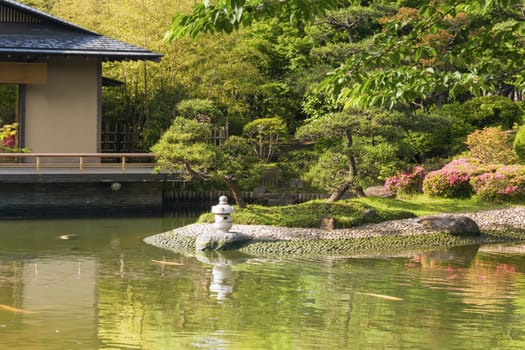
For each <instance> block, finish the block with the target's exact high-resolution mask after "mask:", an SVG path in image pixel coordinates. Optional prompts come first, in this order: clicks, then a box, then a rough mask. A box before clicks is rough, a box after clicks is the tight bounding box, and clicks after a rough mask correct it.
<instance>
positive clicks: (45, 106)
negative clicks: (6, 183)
mask: <svg viewBox="0 0 525 350" xmlns="http://www.w3.org/2000/svg"><path fill="white" fill-rule="evenodd" d="M100 84H101V65H100V62H99V61H98V60H96V59H89V60H88V59H85V58H69V59H66V58H52V59H50V61H49V62H48V65H47V84H28V85H26V87H25V89H26V90H25V118H24V123H23V124H24V125H23V128H24V139H25V142H24V145H23V146H25V147H27V148H29V149H30V150H31V152H53V153H55V152H59V153H77V152H78V153H80V152H81V153H85V152H90V153H91V152H98V151H99V149H100V146H99V138H100V136H99V135H100V132H99V129H100V103H101V101H100Z"/></svg>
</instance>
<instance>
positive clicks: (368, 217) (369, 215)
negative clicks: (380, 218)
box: [363, 209, 377, 221]
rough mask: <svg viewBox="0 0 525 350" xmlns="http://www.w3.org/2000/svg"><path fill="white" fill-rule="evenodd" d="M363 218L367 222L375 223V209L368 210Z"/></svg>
mask: <svg viewBox="0 0 525 350" xmlns="http://www.w3.org/2000/svg"><path fill="white" fill-rule="evenodd" d="M363 217H364V218H365V219H366V220H369V221H373V220H375V219H377V212H376V211H375V210H374V209H366V210H365V212H364V213H363Z"/></svg>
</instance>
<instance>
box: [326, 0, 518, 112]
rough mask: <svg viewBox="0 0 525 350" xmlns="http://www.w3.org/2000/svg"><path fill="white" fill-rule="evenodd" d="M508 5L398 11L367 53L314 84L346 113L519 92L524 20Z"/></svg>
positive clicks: (435, 5) (464, 4)
mask: <svg viewBox="0 0 525 350" xmlns="http://www.w3.org/2000/svg"><path fill="white" fill-rule="evenodd" d="M515 3H516V2H513V1H498V0H494V1H477V0H473V1H468V2H454V1H444V2H439V3H432V4H429V5H428V6H424V7H421V8H420V9H419V11H415V9H408V8H401V9H400V11H399V12H398V13H397V14H396V15H395V16H391V17H389V18H387V19H385V20H384V22H383V23H384V29H383V31H382V32H381V33H378V34H376V35H375V36H374V43H373V44H372V46H371V49H369V50H367V51H361V52H359V53H357V54H354V55H352V56H350V57H349V58H348V60H347V61H346V62H344V63H343V64H342V65H341V66H340V67H339V68H337V69H336V70H334V71H333V72H332V73H331V74H330V75H329V76H328V78H327V79H326V80H325V81H324V82H323V83H322V84H321V85H320V91H323V92H324V93H329V94H331V95H332V96H334V97H335V98H336V99H337V100H338V101H339V102H340V103H344V104H345V106H346V107H347V108H358V109H365V110H366V109H369V108H372V107H375V106H378V107H385V108H389V109H393V108H397V107H401V106H409V105H412V106H418V107H424V106H428V105H431V104H436V103H437V104H440V103H444V102H447V101H452V100H454V99H455V98H457V97H458V96H463V97H465V96H479V95H485V94H489V93H490V94H508V91H509V90H512V89H515V90H516V91H521V90H523V82H524V81H525V79H523V78H522V75H523V72H522V71H523V69H522V68H521V62H523V60H524V58H525V56H524V53H525V52H524V49H523V39H522V37H523V36H522V34H521V33H523V30H524V16H523V14H522V13H521V12H519V11H515V10H514V8H512V7H511V5H513V4H515Z"/></svg>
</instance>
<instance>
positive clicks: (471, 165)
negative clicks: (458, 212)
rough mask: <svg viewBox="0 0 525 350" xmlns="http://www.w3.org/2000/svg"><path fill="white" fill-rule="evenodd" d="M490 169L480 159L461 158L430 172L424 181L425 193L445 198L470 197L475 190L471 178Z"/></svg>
mask: <svg viewBox="0 0 525 350" xmlns="http://www.w3.org/2000/svg"><path fill="white" fill-rule="evenodd" d="M486 171H488V168H487V166H485V165H484V164H483V163H482V162H481V161H480V160H478V159H475V158H471V159H466V158H460V159H456V160H453V161H452V162H450V163H448V164H447V165H445V166H444V167H443V168H442V169H440V170H436V171H432V172H430V173H429V174H428V175H427V176H426V177H425V179H424V181H423V193H425V194H427V195H429V196H435V197H445V198H468V197H470V196H471V195H472V194H473V193H474V191H473V189H472V185H471V184H470V179H471V178H473V177H474V176H476V175H478V174H482V173H484V172H486Z"/></svg>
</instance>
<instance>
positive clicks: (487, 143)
mask: <svg viewBox="0 0 525 350" xmlns="http://www.w3.org/2000/svg"><path fill="white" fill-rule="evenodd" d="M465 143H466V144H467V147H468V148H469V155H470V156H471V157H473V158H478V159H479V160H481V161H482V162H484V163H485V164H513V163H516V156H515V155H514V153H513V151H512V138H511V134H510V133H509V132H507V131H503V130H501V129H500V128H495V127H492V128H485V129H482V130H476V131H474V132H473V133H471V134H470V135H468V136H467V141H466V142H465Z"/></svg>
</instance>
